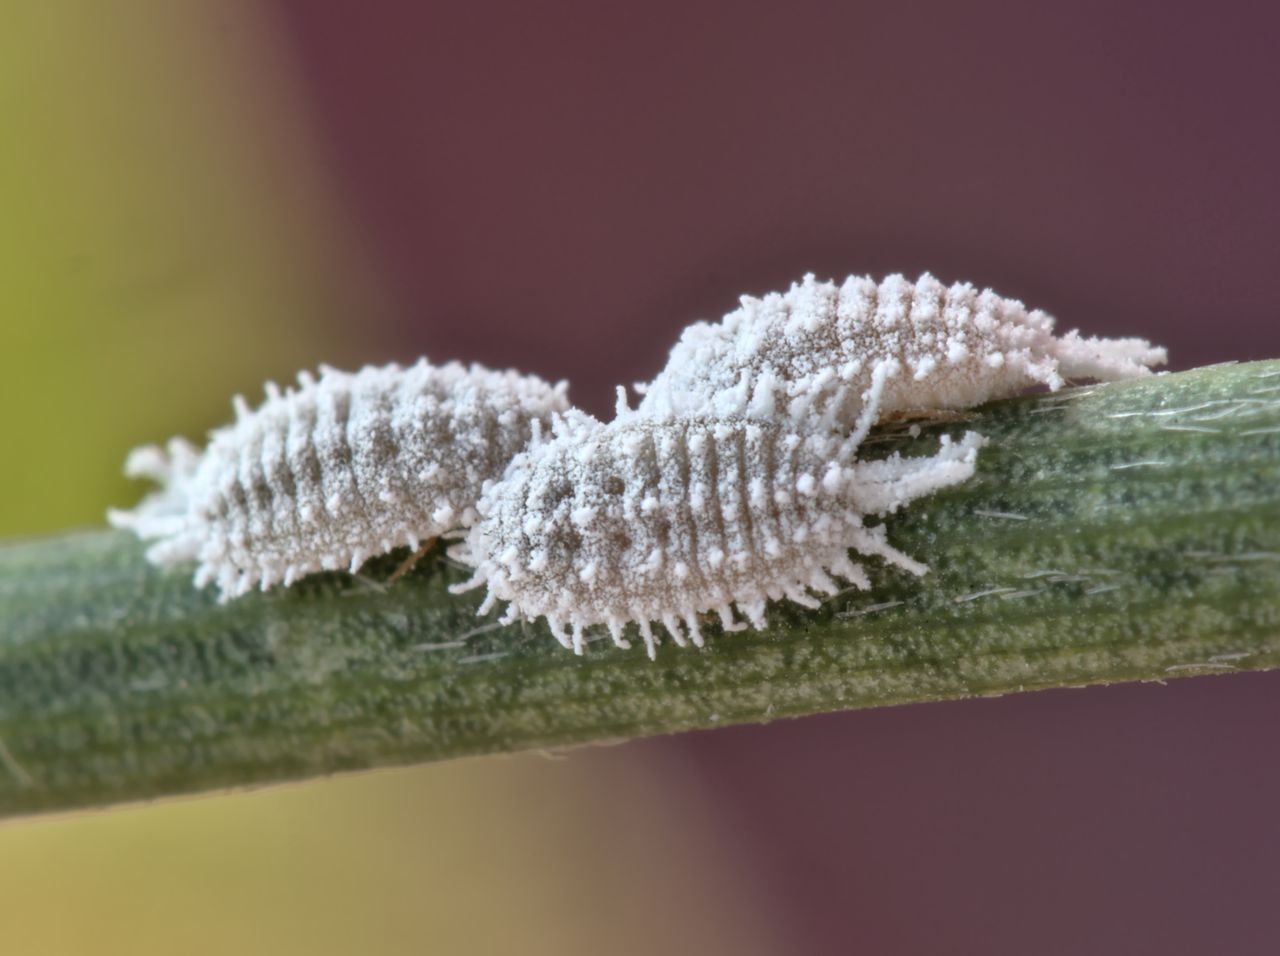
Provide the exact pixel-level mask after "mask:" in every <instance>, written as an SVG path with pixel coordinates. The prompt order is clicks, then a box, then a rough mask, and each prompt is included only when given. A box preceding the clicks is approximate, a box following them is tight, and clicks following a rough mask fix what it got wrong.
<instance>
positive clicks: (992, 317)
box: [111, 274, 1164, 657]
mask: <svg viewBox="0 0 1280 956" xmlns="http://www.w3.org/2000/svg"><path fill="white" fill-rule="evenodd" d="M1163 361H1164V350H1163V349H1159V348H1154V347H1152V346H1151V345H1150V343H1148V342H1146V341H1144V340H1141V339H1085V338H1081V337H1080V336H1079V335H1078V334H1077V333H1075V332H1071V333H1068V334H1067V335H1065V336H1061V337H1055V336H1054V335H1053V320H1052V319H1051V318H1050V317H1049V316H1047V315H1045V314H1044V313H1043V312H1039V311H1032V312H1028V311H1027V310H1026V309H1025V308H1024V307H1023V305H1022V303H1020V302H1017V301H1015V300H1012V299H1006V298H1002V297H1000V296H998V295H996V294H995V293H993V292H991V291H990V290H987V291H982V292H979V291H977V290H976V289H975V288H974V287H973V286H971V285H968V284H957V285H953V286H951V287H950V288H947V287H944V286H943V285H942V284H941V283H939V282H938V281H937V280H935V279H934V278H933V277H932V276H929V275H927V274H926V275H924V276H922V277H921V278H920V279H919V280H917V281H916V282H914V283H911V282H908V281H907V280H906V279H904V278H903V277H902V276H896V275H895V276H890V277H888V278H887V279H885V280H884V281H882V282H880V283H876V282H874V281H872V280H871V279H868V278H865V277H850V278H848V279H846V280H845V281H844V283H842V284H841V285H840V286H838V287H837V286H836V285H835V284H834V283H830V282H818V281H816V280H815V279H814V277H813V276H812V275H808V276H805V278H804V279H803V280H802V281H801V282H800V283H797V284H795V285H793V286H792V287H791V288H790V290H788V291H787V292H786V293H781V294H776V293H775V294H771V295H768V296H765V297H764V298H763V299H754V298H750V297H743V298H742V300H741V306H740V308H738V309H737V310H736V311H734V312H732V313H730V314H729V315H727V316H725V318H724V319H723V320H722V321H721V322H719V323H715V324H711V323H706V322H700V323H695V324H694V325H692V326H690V327H689V328H688V329H686V330H685V332H684V334H683V336H682V337H681V339H680V341H679V342H678V343H677V344H676V346H675V348H674V349H673V350H672V352H671V356H670V360H669V361H668V363H667V366H666V368H665V369H664V370H663V371H662V372H661V373H660V374H659V375H658V377H657V378H656V379H654V381H653V382H651V383H650V384H649V385H648V386H644V387H637V391H640V392H641V394H642V396H643V398H642V401H641V402H640V405H639V407H638V408H636V409H630V408H628V407H627V404H626V399H625V392H624V391H623V390H622V389H619V402H618V410H617V414H616V416H615V418H614V420H613V421H612V422H610V423H608V424H604V423H602V422H600V421H597V420H596V419H594V418H592V417H590V416H588V415H585V414H584V413H582V412H579V411H576V410H573V409H571V408H570V407H569V405H568V402H567V399H566V396H565V386H564V384H563V383H562V384H561V385H559V386H556V387H552V386H550V385H547V384H546V383H544V382H542V381H540V380H538V379H536V378H531V377H522V376H519V375H517V374H516V373H514V372H505V373H500V372H491V371H489V370H486V369H483V368H480V367H478V366H472V367H470V368H464V367H463V366H461V365H458V364H456V363H454V364H450V365H446V366H443V367H439V368H437V367H433V366H431V365H428V364H427V363H426V362H425V361H422V362H419V363H418V364H416V365H414V366H412V367H411V368H408V369H403V368H400V367H399V366H394V365H392V366H387V367H385V368H366V369H363V370H362V371H360V372H357V373H354V374H348V373H343V372H336V371H333V370H331V369H322V372H321V376H320V378H319V379H318V380H317V379H314V378H312V377H310V376H307V375H305V374H304V375H303V376H300V383H301V386H300V388H298V389H297V390H290V391H286V392H283V393H281V392H280V391H279V390H278V389H276V388H275V387H274V386H268V399H267V401H266V403H265V404H264V405H262V406H261V407H260V408H258V409H256V410H252V411H251V410H249V408H248V407H247V406H246V405H245V404H244V403H243V401H242V400H241V401H239V402H238V403H237V410H238V414H239V421H238V422H236V423H235V424H234V425H231V426H228V427H226V428H223V429H219V430H218V431H215V432H214V433H213V434H212V436H211V441H210V443H209V446H208V448H207V449H205V450H204V451H203V452H201V451H200V450H198V449H197V448H195V447H194V446H192V445H191V444H189V443H187V442H185V441H183V440H181V439H175V440H174V441H172V442H170V443H169V446H168V451H167V453H166V452H163V451H161V450H160V449H158V448H155V447H148V448H142V449H138V450H136V451H135V452H134V453H133V454H132V455H131V456H130V458H129V461H128V462H127V465H126V470H127V471H128V472H129V473H130V474H133V475H137V476H142V477H149V478H152V479H154V480H156V481H158V482H159V483H160V484H161V489H160V490H159V491H158V492H156V493H154V494H152V495H151V496H149V497H148V498H146V499H144V500H143V502H142V503H141V504H140V505H139V506H138V508H137V509H136V510H134V511H131V512H113V513H112V515H111V520H112V522H113V523H114V524H116V525H118V526H120V527H127V528H131V529H133V530H134V531H135V532H137V533H138V534H139V536H141V537H143V538H145V539H148V540H153V541H155V542H156V543H155V544H154V545H153V546H152V547H151V548H150V550H149V551H148V557H149V558H150V560H152V561H153V562H155V563H157V564H174V563H178V562H181V561H188V560H193V559H194V560H195V561H196V562H197V568H196V577H195V580H196V583H197V585H203V584H206V583H209V582H216V583H217V585H218V587H219V588H220V590H221V593H222V596H223V598H224V599H226V598H229V597H235V596H237V595H240V594H243V593H244V592H245V591H247V590H249V589H251V588H254V587H261V588H263V589H266V588H268V587H271V586H272V585H274V584H276V583H277V582H283V583H284V584H289V583H290V582H292V581H294V580H296V579H297V578H299V577H301V576H302V575H305V574H308V573H311V572H312V571H318V570H331V569H337V568H341V567H347V568H350V570H352V571H355V570H356V569H357V568H358V567H359V566H360V564H361V563H362V562H363V561H364V560H365V559H366V558H368V557H371V556H373V555H375V554H381V553H385V552H387V551H390V550H392V549H394V548H396V547H399V546H402V545H408V546H409V547H411V548H417V547H418V545H419V543H420V542H422V541H424V540H429V539H433V538H436V537H439V536H446V535H453V534H455V533H459V532H464V531H465V537H464V538H463V540H462V541H461V542H459V543H457V544H455V545H454V546H453V547H452V548H451V550H450V554H451V555H452V556H453V557H455V558H456V559H458V560H460V561H462V562H464V563H465V564H467V565H468V566H470V567H471V568H473V569H474V574H473V576H472V578H471V580H470V581H468V582H467V583H466V584H464V585H459V586H457V588H456V590H466V589H467V588H472V587H479V586H482V585H483V586H485V587H487V590H488V594H487V597H486V599H485V601H484V603H483V605H482V607H481V612H482V613H484V612H487V611H488V610H489V609H491V608H492V607H493V606H494V605H495V604H496V603H497V602H500V601H502V602H507V604H508V607H507V609H506V612H505V616H504V618H503V620H504V621H508V622H510V621H515V620H532V619H536V618H539V617H545V618H546V619H547V621H548V623H549V625H550V627H551V630H552V632H553V633H554V634H555V636H556V637H557V639H558V640H560V642H561V643H562V644H564V645H565V646H566V647H570V648H572V649H574V650H575V651H576V652H578V653H581V652H582V650H583V648H584V645H585V642H586V636H585V635H586V631H587V629H588V628H591V627H594V626H598V625H599V626H603V627H604V628H606V629H607V630H608V633H609V634H610V635H611V636H612V638H613V640H614V642H615V643H617V644H619V645H621V646H626V645H627V639H626V636H625V632H624V629H625V627H626V626H627V625H628V624H630V623H632V622H634V623H635V624H636V625H637V626H638V628H639V632H640V635H641V637H642V638H643V639H644V642H645V644H646V646H647V648H648V651H649V654H650V656H651V657H652V656H653V655H654V653H655V647H656V643H657V640H658V638H657V635H656V634H655V632H654V629H653V624H654V622H658V623H660V624H661V625H662V626H663V627H664V628H665V630H666V631H667V633H669V634H670V635H671V637H672V639H673V640H674V641H675V642H676V643H677V644H681V645H684V644H686V643H689V642H690V641H692V643H694V644H696V645H699V646H701V644H702V643H703V639H702V635H701V630H700V618H701V616H702V615H704V614H706V613H709V612H710V613H715V614H716V615H717V616H718V617H719V619H720V622H721V624H722V625H723V627H724V628H725V629H726V630H736V629H739V628H740V627H744V626H747V625H748V624H750V625H752V626H756V627H760V626H763V625H764V622H765V617H764V614H765V605H766V602H767V601H769V600H775V599H781V598H786V599H789V600H791V601H794V602H796V603H799V604H802V605H805V606H815V605H816V604H817V603H818V599H817V597H815V595H819V594H832V593H834V592H835V591H836V590H837V589H838V588H839V586H840V584H839V581H844V582H847V583H848V584H850V585H853V586H856V587H866V586H868V584H869V579H868V577H867V573H866V571H865V569H864V568H863V566H862V565H861V564H860V563H858V562H856V561H855V560H853V559H852V558H851V557H850V553H849V552H850V549H853V550H855V551H857V552H858V553H859V554H861V555H866V556H875V557H878V558H880V559H882V560H883V561H885V562H886V563H888V564H891V565H895V566H897V567H900V568H903V569H906V570H908V571H910V572H912V573H914V574H923V573H924V572H925V571H926V570H927V566H926V565H925V564H923V563H921V562H919V561H917V560H915V559H913V558H911V557H909V556H907V555H905V554H902V553H901V552H900V551H897V550H896V549H894V548H892V547H891V546H890V545H889V544H888V543H887V542H886V540H885V534H884V530H883V526H880V525H875V526H868V525H867V524H866V522H865V519H866V518H868V517H872V516H881V515H885V514H888V513H890V512H892V511H895V510H896V509H898V508H900V507H902V506H904V505H906V504H909V503H910V502H911V501H914V500H915V499H917V498H920V497H922V496H924V495H928V494H931V493H933V492H934V491H937V490H938V489H941V488H945V487H947V486H949V485H953V484H956V483H957V482H961V481H964V480H965V479H966V478H968V477H969V476H970V475H972V473H973V470H974V467H975V462H976V458H977V452H978V449H979V448H980V447H981V445H982V444H983V439H982V438H981V436H979V435H977V434H974V433H972V432H969V433H967V434H966V435H964V437H963V438H962V439H960V440H959V441H958V442H956V441H951V440H950V439H946V438H944V439H942V443H941V447H940V448H939V449H938V450H937V452H936V453H935V454H933V455H932V456H929V457H923V458H907V459H904V458H901V457H899V456H897V455H895V456H893V457H891V458H889V459H886V460H882V461H859V460H858V459H857V452H858V449H859V445H860V443H861V442H862V440H863V439H864V438H865V437H866V434H867V432H868V431H869V429H870V428H871V427H872V426H873V425H874V424H875V423H876V422H877V421H880V420H883V419H885V418H888V417H891V416H901V415H919V414H929V413H934V412H938V411H943V410H947V409H955V408H966V407H970V406H973V405H976V404H979V403H981V402H984V401H987V400H990V399H993V398H1000V397H1005V396H1009V395H1014V394H1017V393H1018V392H1019V391H1021V390H1022V389H1023V388H1025V387H1027V386H1029V385H1034V384H1043V385H1047V386H1048V387H1049V388H1051V389H1056V388H1059V387H1060V386H1061V385H1062V384H1063V383H1064V381H1065V380H1067V379H1072V378H1093V379H1102V380H1108V379H1118V378H1129V377H1134V376H1139V375H1146V374H1149V373H1150V367H1151V366H1152V365H1156V364H1160V363H1161V362H1163ZM548 426H549V431H548ZM467 529H469V530H467ZM740 618H745V621H743V620H741V619H740Z"/></svg>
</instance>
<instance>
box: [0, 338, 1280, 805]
mask: <svg viewBox="0 0 1280 956" xmlns="http://www.w3.org/2000/svg"><path fill="white" fill-rule="evenodd" d="M969 428H972V429H975V430H977V431H979V432H981V433H982V434H984V435H986V436H987V437H988V438H989V439H990V443H989V445H988V446H987V448H986V449H984V450H983V452H982V453H981V455H980V459H979V468H978V474H977V475H976V476H975V477H974V478H973V479H972V480H970V481H968V482H966V483H965V484H963V485H961V486H958V487H956V488H953V489H950V490H948V491H946V492H943V493H941V494H938V495H936V496H934V497H933V498H931V499H929V500H926V501H923V502H919V503H918V504H916V505H914V506H912V507H911V508H909V509H907V510H906V511H904V512H903V513H901V514H898V515H895V516H893V517H892V518H890V519H889V521H888V524H889V526H890V535H889V536H890V540H891V541H892V543H893V544H895V545H896V546H897V547H899V548H901V549H903V550H904V551H906V552H907V553H908V554H911V555H913V556H915V557H917V558H919V559H921V560H924V561H927V562H928V563H929V565H930V567H931V569H932V570H931V572H930V573H929V574H928V575H926V576H925V577H923V578H914V577H912V576H910V575H909V574H905V573H903V572H900V571H897V570H895V569H891V568H886V567H882V566H880V565H879V564H878V563H876V564H875V566H874V567H872V568H871V571H872V577H873V581H874V582H875V587H874V589H873V590H871V591H855V590H850V591H847V592H845V593H842V594H840V595H838V596H837V597H835V598H833V599H831V600H828V601H827V602H826V603H825V604H824V606H823V607H822V609H821V610H818V611H813V612H809V611H801V610H799V609H797V608H795V607H794V606H792V605H778V606H776V607H774V608H772V609H771V618H770V620H771V627H770V629H769V630H768V631H767V632H762V633H760V632H745V633H735V634H727V635H722V634H721V633H720V632H719V630H718V629H717V628H716V627H714V626H708V628H707V633H708V634H709V644H708V647H707V648H706V649H704V650H695V649H688V650H680V649H678V648H675V647H673V646H671V645H670V644H665V645H663V646H662V647H661V648H660V649H659V653H658V660H657V661H656V662H650V661H649V660H648V659H647V658H646V657H645V655H644V651H643V649H642V648H641V647H639V646H637V647H636V648H634V649H632V650H630V651H625V650H618V649H615V648H613V647H612V646H611V645H610V644H609V641H608V640H607V639H597V640H594V641H593V642H592V643H591V645H590V647H589V650H588V653H587V654H586V656H585V657H581V658H577V657H574V656H572V655H571V654H569V653H567V652H565V651H564V650H562V649H561V648H560V647H559V645H557V644H556V642H555V641H554V640H553V639H552V638H551V637H550V636H549V634H548V633H547V631H546V629H545V627H543V626H542V625H541V624H538V625H512V626H508V627H498V626H497V625H496V624H495V623H493V620H494V618H493V617H491V618H489V619H486V620H479V619H477V618H476V617H475V606H476V603H477V601H478V597H476V596H473V595H468V596H466V597H452V596H450V595H449V594H448V593H447V590H446V587H447V585H448V584H450V583H452V582H454V581H457V580H459V579H460V578H461V577H462V576H463V572H461V571H459V570H458V569H455V568H452V567H450V566H449V565H448V563H447V562H446V561H444V560H443V559H441V558H440V557H439V556H438V555H436V556H434V557H429V558H428V559H427V560H425V561H424V562H422V563H421V564H420V565H419V567H418V568H417V569H416V570H415V571H414V572H413V573H411V574H409V575H408V576H406V577H404V578H401V579H400V580H397V581H395V582H394V583H387V582H386V579H387V577H388V576H389V574H390V572H391V570H392V569H393V568H394V567H395V566H396V564H397V562H398V560H399V559H400V557H402V555H398V554H397V555H391V556H388V557H386V558H383V559H379V560H378V561H375V562H373V563H372V565H370V566H367V567H366V568H365V570H364V571H362V573H361V574H360V575H359V576H357V577H354V578H353V577H351V576H349V575H339V574H331V575H320V576H317V577H314V578H311V579H308V580H306V581H304V582H302V583H301V584H299V585H295V586H294V587H292V588H289V589H279V590H276V591H274V592H271V593H268V594H265V595H252V596H249V597H246V598H244V599H241V600H237V601H234V602H231V603H229V604H225V605H219V604H218V603H217V602H216V600H215V598H214V596H213V594H211V593H210V592H209V591H197V590H196V589H195V588H193V587H192V585H191V583H190V573H189V571H185V570H184V571H180V572H162V571H158V570H156V569H154V568H152V567H151V566H149V565H148V564H147V563H146V562H145V561H144V559H143V555H142V547H141V546H140V545H139V544H138V543H137V542H136V541H134V540H133V539H132V538H131V537H129V536H127V535H124V534H120V533H114V532H102V531H96V532H88V533H83V534H75V535H70V536H66V537H60V538H53V539H48V540H41V541H34V542H27V543H17V544H10V545H7V546H5V547H2V548H0V814H16V813H27V812H34V811H45V810H56V809H65V808H71V807H86V806H95V805H102V804H109V803H113V802H117V801H126V800H138V799H146V798H151V797H157V796H162V795H166V794H176V793H187V792H192V791H198V790H207V789H211V788H218V787H229V786H238V785H245V784H256V783H264V782H268V781H276V780H286V779H297V778H301V777H307V776H312V775H316V774H324V773H331V772H334V771H339V770H351V769H357V768H363V767H373V766H382V765H391V764H405V763H411V762H415V761H423V760H432V759H439V758H443V757H452V756H458V755H462V754H479V753H486V752H492V751H513V750H520V749H525V748H535V747H559V746H564V745H568V744H576V743H581V742H584V741H592V740H602V739H619V738H626V737H634V736H641V735H646V734H656V733H663V732H669V731H677V730H684V729H687V728H693V727H713V726H723V725H726V724H733V723H741V722H746V721H764V720H771V719H775V718H779V717H790V716H796V715H800V714H810V713H815V712H818V711H831V710H842V709H847V708H855V707H873V706H882V705H886V704H899V703H905V702H908V701H922V700H939V699H946V698H956V697H967V696H971V695H990V694H1004V693H1009V692H1012V691H1020V690H1032V689H1036V688H1043V687H1062V686H1074V685H1081V684H1090V683H1106V682H1113V681H1129V680H1165V679H1167V678H1171V677H1178V676H1185V675H1192V674H1207V673H1214V672H1226V671H1237V670H1259V669H1264V668H1269V667H1274V666H1276V665H1277V663H1280V362H1266V363H1253V364H1248V365H1231V366H1217V367H1213V368H1206V369H1199V370H1196V371H1193V372H1186V373H1181V374H1177V375H1167V376H1160V377H1157V378H1152V379H1147V380H1144V381H1140V382H1131V383H1123V384H1114V385H1107V386H1096V387H1092V388H1084V389H1075V390H1071V391H1065V392H1061V393H1058V394H1054V395H1041V396H1033V397H1028V398H1021V399H1014V400H1010V401H1004V402H999V403H995V404H992V405H990V406H987V407H985V408H982V409H979V410H976V411H974V412H972V413H969V414H967V415H966V416H965V417H964V418H963V419H962V420H961V419H952V420H949V421H942V422H934V423H929V424H925V425H924V426H923V427H922V429H921V431H920V434H919V436H918V437H911V435H910V433H909V432H908V429H907V427H906V425H905V424H899V425H894V426H891V427H890V428H889V429H886V430H882V431H880V432H878V433H876V434H875V435H873V436H872V438H871V439H870V440H869V442H868V444H867V445H866V446H865V448H866V451H867V453H868V454H887V453H888V452H890V451H893V450H902V451H903V452H904V453H905V454H911V453H913V452H914V453H918V454H925V453H928V452H931V451H932V450H933V449H935V448H936V447H937V438H938V436H939V435H940V434H941V433H944V432H945V433H951V434H954V435H959V434H961V433H962V432H963V431H964V430H965V429H969ZM495 616H496V615H495Z"/></svg>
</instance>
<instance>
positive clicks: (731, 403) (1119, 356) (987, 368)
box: [635, 273, 1165, 427]
mask: <svg viewBox="0 0 1280 956" xmlns="http://www.w3.org/2000/svg"><path fill="white" fill-rule="evenodd" d="M1053 327H1054V322H1053V319H1052V318H1051V317H1049V316H1048V315H1046V314H1045V313H1044V312H1041V311H1039V310H1032V311H1028V310H1027V309H1026V308H1025V307H1024V306H1023V304H1022V303H1021V302H1018V301H1017V300H1015V299H1008V298H1004V297H1002V296H999V295H997V294H996V293H994V292H992V291H991V290H989V289H988V290H982V291H979V290H978V289H977V288H976V287H974V286H973V285H970V284H969V283H957V284H955V285H952V286H950V287H947V286H944V285H943V284H942V283H941V282H939V281H938V280H936V279H935V278H933V276H931V275H929V274H927V273H926V274H924V275H923V276H921V277H920V278H919V279H918V280H917V281H915V282H909V281H908V280H906V279H904V278H903V277H902V276H900V275H892V276H889V277H888V278H886V279H884V280H883V281H882V282H879V283H877V282H875V281H874V280H872V279H870V278H868V277H865V276H850V277H849V278H847V279H845V280H844V282H843V283H841V284H840V285H838V286H837V285H836V284H835V283H833V282H818V281H817V280H816V279H815V278H814V277H813V275H806V276H805V277H804V279H803V280H802V281H801V282H798V283H795V284H793V285H792V286H791V288H790V289H789V290H788V291H787V292H785V293H771V294H769V295H766V296H764V297H763V298H753V297H750V296H743V297H742V299H741V301H740V306H739V308H738V309H736V310H735V311H733V312H731V313H729V314H728V315H726V316H725V317H724V318H723V320H721V321H720V322H717V323H709V322H697V323H694V324H693V325H690V326H689V327H688V328H686V329H685V331H684V334H683V335H682V336H681V338H680V340H679V342H678V343H677V344H676V346H675V348H674V349H672V352H671V356H670V359H669V361H668V362H667V365H666V368H664V369H663V371H662V372H661V373H660V374H659V375H658V376H657V378H656V379H654V381H652V382H651V383H649V384H648V385H647V386H643V387H642V389H643V399H642V401H641V402H640V406H639V408H638V409H637V411H636V412H635V414H636V415H638V416H640V417H645V418H677V417H681V416H684V415H689V414H706V415H715V416H718V417H739V416H741V417H747V418H754V419H758V420H762V421H771V420H789V421H792V422H795V423H803V422H809V423H811V424H813V425H815V426H816V425H817V424H818V423H819V422H824V423H826V424H828V425H835V426H836V427H854V426H857V425H862V426H866V425H867V424H869V422H870V420H871V417H872V416H870V415H868V414H867V413H868V411H869V409H868V403H867V401H866V399H865V396H866V395H867V394H868V392H869V391H875V392H876V393H877V395H878V401H879V406H878V411H877V414H878V415H879V416H881V417H888V416H893V415H898V414H903V413H922V412H929V411H934V410H940V409H954V408H968V407H971V406H973V405H978V404H981V403H982V402H985V401H988V400H990V399H994V398H1000V397H1004V396H1009V395H1016V394H1017V393H1018V392H1019V391H1020V390H1021V389H1023V388H1026V387H1027V386H1029V385H1036V384H1041V385H1047V386H1049V387H1050V388H1051V389H1056V388H1058V387H1060V386H1061V385H1062V384H1063V382H1064V380H1067V379H1076V378H1091V379H1101V380H1110V379H1120V378H1130V377H1134V376H1139V375H1146V374H1149V369H1150V366H1152V365H1158V364H1161V363H1163V362H1164V361H1165V351H1164V349H1160V348H1154V347H1152V346H1151V344H1150V343H1149V342H1146V341H1144V340H1142V339H1095V338H1088V339H1086V338H1082V337H1081V336H1080V335H1078V334H1077V333H1075V332H1070V333H1067V334H1066V335H1064V336H1060V337H1057V336H1054V334H1053Z"/></svg>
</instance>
